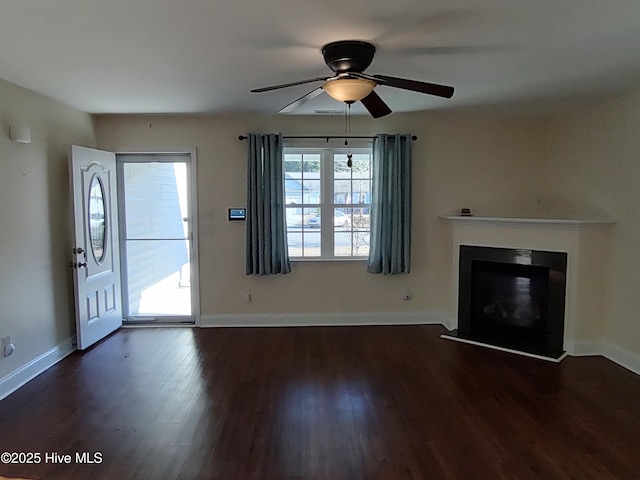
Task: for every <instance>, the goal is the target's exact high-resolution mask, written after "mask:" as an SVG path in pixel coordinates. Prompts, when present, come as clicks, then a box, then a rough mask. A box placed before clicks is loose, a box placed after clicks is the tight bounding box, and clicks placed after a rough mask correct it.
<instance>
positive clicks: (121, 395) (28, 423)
mask: <svg viewBox="0 0 640 480" xmlns="http://www.w3.org/2000/svg"><path fill="white" fill-rule="evenodd" d="M443 332H444V330H443V329H442V328H441V327H438V326H399V327H345V328H342V327H328V328H288V329H287V328H273V329H252V328H247V329H203V330H199V329H186V328H181V329H177V328H159V329H124V330H121V331H119V332H117V333H115V334H114V335H112V336H110V337H109V338H107V339H106V340H104V341H102V342H101V343H100V344H98V345H96V346H95V347H94V348H92V349H90V350H89V351H87V352H85V353H79V352H76V353H74V354H73V355H71V356H70V357H68V358H67V359H65V360H63V361H62V362H61V363H59V364H58V365H56V366H55V367H53V368H51V369H49V370H48V371H47V372H45V373H43V374H42V375H40V376H39V377H37V378H36V379H35V380H33V381H32V382H30V383H29V384H28V385H26V386H25V387H23V388H22V389H20V390H19V391H17V392H16V393H14V394H12V395H11V396H9V397H8V398H6V399H5V400H3V401H2V402H0V452H3V451H9V452H35V453H39V454H41V456H42V458H41V462H40V463H39V464H31V465H7V464H0V475H8V476H24V477H30V478H42V479H44V480H80V479H82V480H87V479H92V480H103V479H109V480H116V479H117V480H128V479H140V480H156V479H159V480H172V479H207V480H209V479H215V480H217V479H230V480H231V479H233V480H239V479H326V480H342V479H345V480H346V479H349V480H353V479H389V480H400V479H465V480H467V479H482V480H487V479H510V480H515V479H580V480H588V479H594V480H595V479H598V480H604V479H616V480H627V479H629V480H630V479H640V377H638V376H636V375H634V374H633V373H631V372H629V371H627V370H625V369H623V368H621V367H619V366H617V365H615V364H614V363H612V362H610V361H608V360H606V359H604V358H601V357H585V358H571V357H570V358H567V359H565V360H564V361H563V362H562V363H561V364H559V365H556V364H552V363H548V362H544V361H540V360H534V359H529V358H524V357H519V356H515V355H511V354H507V353H502V352H497V351H492V350H488V349H483V348H480V347H475V346H472V345H464V344H459V343H455V342H450V341H447V340H442V339H440V338H439V334H440V333H443ZM76 452H87V453H88V454H89V458H92V459H96V460H99V459H100V458H98V457H94V456H93V455H94V454H95V453H96V452H97V453H99V454H100V456H101V460H102V461H101V463H94V464H82V463H77V462H76V458H75V455H76ZM51 453H57V454H59V455H64V454H70V455H72V457H73V458H72V463H71V464H70V465H60V464H54V463H51V462H46V461H45V455H46V454H51Z"/></svg>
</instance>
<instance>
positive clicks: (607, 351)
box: [565, 342, 640, 375]
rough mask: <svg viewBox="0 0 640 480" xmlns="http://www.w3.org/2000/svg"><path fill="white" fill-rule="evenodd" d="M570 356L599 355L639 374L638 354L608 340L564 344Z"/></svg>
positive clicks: (639, 362)
mask: <svg viewBox="0 0 640 480" xmlns="http://www.w3.org/2000/svg"><path fill="white" fill-rule="evenodd" d="M565 348H566V349H567V353H569V355H571V356H572V357H588V356H595V355H600V356H602V357H605V358H607V359H609V360H611V361H612V362H614V363H617V364H618V365H620V366H621V367H624V368H626V369H627V370H630V371H632V372H633V373H635V374H636V375H640V355H638V354H637V353H633V352H630V351H629V350H625V349H624V348H621V347H618V346H617V345H613V344H611V343H608V342H575V343H571V344H567V345H565Z"/></svg>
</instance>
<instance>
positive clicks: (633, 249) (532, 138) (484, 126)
mask: <svg viewBox="0 0 640 480" xmlns="http://www.w3.org/2000/svg"><path fill="white" fill-rule="evenodd" d="M17 120H20V121H23V122H25V123H26V124H27V125H28V126H29V127H30V128H31V132H32V143H31V144H30V145H18V144H15V143H13V142H11V141H10V140H9V138H8V132H9V124H10V123H11V122H14V121H17ZM94 123H95V128H96V130H95V133H94V125H93V124H92V121H91V118H90V116H88V115H86V114H84V113H81V112H78V111H76V110H74V109H72V108H70V107H67V106H64V105H61V104H59V103H57V102H54V101H52V100H49V99H46V98H44V97H41V96H39V95H36V94H34V93H32V92H29V91H27V90H24V89H22V88H19V87H17V86H15V85H12V84H9V83H7V82H3V81H0V127H1V131H0V159H1V160H2V175H1V176H0V271H1V272H2V274H3V275H2V276H1V277H0V337H4V336H6V335H11V336H12V337H13V340H14V342H15V343H16V345H17V350H16V353H15V354H14V355H13V356H12V357H8V358H2V357H0V379H2V378H3V377H5V376H6V375H8V374H9V373H11V372H14V371H16V370H18V369H20V368H21V367H23V366H25V365H27V364H29V362H31V361H32V360H34V359H35V358H37V357H38V356H39V355H41V354H43V353H45V352H47V351H49V350H51V349H52V348H54V347H55V346H56V345H59V344H60V343H61V342H65V341H66V340H68V338H69V336H70V335H71V334H72V332H73V313H72V304H71V291H72V289H71V277H70V271H69V269H68V268H67V264H68V260H69V249H70V248H71V244H70V240H69V233H68V232H69V197H68V180H67V152H68V148H69V146H70V145H71V144H80V145H87V146H95V145H96V142H97V143H98V144H99V147H100V148H103V149H107V150H113V151H175V150H192V149H194V148H195V149H196V150H197V155H198V167H199V174H198V188H199V216H200V223H201V224H202V225H205V226H210V227H211V233H206V232H203V234H202V235H201V236H200V250H201V252H200V273H201V286H200V291H201V307H202V308H201V310H202V313H203V314H204V315H223V314H239V315H243V314H278V313H331V312H346V313H366V312H398V313H403V312H404V313H410V312H411V313H416V312H417V313H436V314H441V315H442V316H443V317H444V318H446V317H449V316H451V315H453V313H454V309H453V306H452V302H451V298H452V278H451V277H452V271H451V265H452V252H451V243H452V238H451V229H450V225H448V223H447V222H446V221H444V220H440V219H439V218H438V217H439V216H440V215H447V214H453V213H455V212H457V211H458V210H459V208H461V207H470V208H472V209H473V210H474V212H475V213H476V214H479V215H482V214H487V215H514V216H529V215H534V216H535V215H538V214H542V213H551V212H555V213H558V214H561V215H563V216H567V215H571V214H575V215H577V216H594V215H597V214H602V215H604V216H610V217H611V218H613V219H614V220H615V221H616V222H617V223H616V226H615V227H614V228H613V235H612V238H611V243H612V245H613V252H614V254H613V257H614V258H613V261H612V268H611V269H610V271H609V272H608V273H606V275H607V279H608V280H609V281H608V282H607V283H608V285H610V288H609V290H608V291H607V292H606V299H607V300H606V303H607V308H606V309H605V311H606V312H607V314H606V315H604V316H605V318H603V319H602V325H600V326H598V328H597V329H596V330H594V331H603V332H604V335H605V340H606V341H608V342H610V344H612V345H615V346H619V347H621V348H623V349H625V350H626V351H628V352H631V353H632V354H635V355H640V322H639V321H638V313H637V312H638V311H640V297H639V296H638V295H637V292H636V290H637V287H638V285H640V268H639V267H640V255H638V254H637V250H638V248H639V247H640V213H639V208H638V207H639V206H640V198H639V197H640V189H639V188H638V178H640V161H639V159H640V135H638V125H640V91H639V92H632V93H629V94H627V95H624V96H621V97H619V98H615V99H611V100H609V101H605V102H601V103H599V104H597V105H593V106H589V107H585V108H583V109H580V110H576V111H574V112H571V113H568V114H564V115H560V116H557V117H555V118H553V119H551V120H545V119H536V118H529V119H515V118H495V117H494V118H491V117H482V116H472V115H463V114H440V113H431V114H427V113H424V114H405V115H401V114H395V115H392V116H391V117H389V118H386V119H380V120H376V121H374V120H371V119H369V118H367V117H355V118H354V119H353V124H352V132H351V133H352V134H354V135H370V134H374V133H378V132H409V133H413V134H416V135H418V137H419V140H418V141H417V142H416V143H415V144H414V230H413V246H414V250H413V271H412V273H411V274H409V275H402V276H395V277H381V276H375V275H369V274H367V273H366V272H365V266H364V264H362V263H357V262H347V263H309V262H307V263H295V264H294V272H293V273H292V274H290V275H287V276H282V277H247V276H245V275H244V265H243V261H244V260H243V258H244V257H243V255H244V254H243V249H244V225H243V224H242V223H229V222H227V220H226V214H227V213H226V212H227V208H228V207H231V206H241V205H243V204H244V203H245V189H244V186H245V152H246V144H245V143H244V142H241V141H238V139H237V136H238V135H239V134H245V133H247V132H249V131H253V132H270V131H281V132H283V133H284V134H291V135H294V134H299V135H325V134H333V135H340V134H341V133H342V132H343V131H344V130H343V129H344V123H343V119H342V118H327V117H317V116H316V117H294V116H278V115H263V116H255V115H236V116H233V115H225V116H155V117H144V116H99V117H96V118H95V119H94ZM96 138H97V140H96ZM208 218H211V219H210V220H209V219H208ZM205 230H206V229H205ZM595 254H597V252H595V253H594V255H595ZM246 290H251V292H252V296H253V301H252V302H251V303H249V304H246V303H244V295H243V294H244V292H245V291H246ZM405 290H410V291H412V292H413V295H414V297H413V299H412V300H411V301H409V302H406V301H403V300H402V299H401V294H402V292H404V291H405Z"/></svg>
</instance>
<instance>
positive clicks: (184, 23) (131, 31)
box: [0, 0, 640, 113]
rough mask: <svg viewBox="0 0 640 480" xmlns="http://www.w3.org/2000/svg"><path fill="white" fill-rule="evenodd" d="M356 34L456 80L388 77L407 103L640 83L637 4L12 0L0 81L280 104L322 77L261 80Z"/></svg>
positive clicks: (189, 106)
mask: <svg viewBox="0 0 640 480" xmlns="http://www.w3.org/2000/svg"><path fill="white" fill-rule="evenodd" d="M346 39H357V40H367V41H370V42H372V43H374V44H375V45H376V47H377V48H378V51H377V54H376V57H375V59H374V61H373V64H372V65H371V66H370V67H369V68H368V69H367V73H371V74H386V75H393V76H400V77H405V78H410V79H415V80H423V81H427V82H432V83H440V84H445V85H451V86H454V87H455V88H456V93H455V95H454V97H453V98H452V99H450V100H445V99H439V98H435V97H431V96H428V95H422V94H419V93H414V92H408V91H404V90H398V89H393V88H391V87H385V86H379V87H377V88H376V91H377V92H378V94H379V95H380V96H381V97H382V98H383V99H384V100H385V101H386V102H387V103H388V104H389V106H390V107H391V108H392V109H393V110H394V111H395V112H399V111H415V110H430V109H442V108H466V107H478V106H480V107H483V108H487V107H490V108H518V109H523V108H524V109H538V110H539V109H542V110H545V109H548V108H553V107H558V106H564V105H566V104H567V103H574V102H576V101H585V100H590V99H593V98H595V97H599V96H602V95H608V94H612V93H616V92H619V91H622V90H625V89H630V88H636V87H638V86H640V1H639V0H606V1H605V0H531V1H523V0H521V1H516V0H393V1H389V0H384V1H383V0H0V78H3V79H5V80H7V81H9V82H12V83H15V84H18V85H20V86H23V87H26V88H28V89H31V90H34V91H36V92H38V93H41V94H44V95H46V96H49V97H51V98H54V99H56V100H59V101H61V102H64V103H66V104H69V105H72V106H74V107H76V108H78V109H80V110H82V111H86V112H90V113H218V112H219V113H229V112H276V111H277V110H278V109H279V108H280V107H283V106H284V105H286V104H288V103H289V102H291V101H293V100H295V99H296V98H298V97H299V96H301V95H303V94H305V93H306V92H307V91H309V90H311V89H313V88H315V87H316V86H319V85H318V84H308V85H302V86H297V87H291V88H287V89H283V90H278V91H274V92H270V93H260V94H257V93H249V90H251V89H252V88H257V87H264V86H269V85H273V84H279V83H287V82H292V81H297V80H303V79H306V78H313V77H317V76H324V75H326V76H330V74H331V71H330V70H329V69H328V68H327V66H326V65H325V64H324V61H323V59H322V55H321V53H320V48H321V46H322V45H324V44H325V43H328V42H331V41H335V40H346ZM336 109H337V110H342V109H343V105H342V104H340V103H339V102H337V101H335V100H332V99H330V98H328V96H327V95H321V96H320V97H317V98H316V99H314V100H312V101H310V102H308V103H307V104H306V105H304V106H303V107H302V108H300V109H299V110H296V111H295V113H313V112H314V111H315V110H336ZM359 112H363V110H362V108H361V107H359V106H358V107H357V108H355V110H354V113H359Z"/></svg>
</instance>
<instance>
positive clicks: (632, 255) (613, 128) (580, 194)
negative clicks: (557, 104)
mask: <svg viewBox="0 0 640 480" xmlns="http://www.w3.org/2000/svg"><path fill="white" fill-rule="evenodd" d="M545 143H546V144H547V145H548V148H549V164H548V172H547V175H548V183H549V188H550V191H549V202H550V204H552V205H553V208H554V209H558V208H563V209H569V210H571V211H572V212H575V213H583V212H585V211H587V212H598V213H601V214H603V215H606V216H609V217H611V218H612V219H613V220H615V222H616V225H615V227H614V228H613V235H612V239H611V242H612V256H613V258H612V264H611V270H610V272H609V274H610V281H609V282H608V285H609V287H610V288H609V290H608V292H607V293H608V303H609V305H608V308H607V312H608V315H607V318H604V319H603V322H604V323H605V324H606V325H607V330H606V333H605V340H606V341H608V342H610V343H612V344H614V345H616V346H618V347H621V348H623V349H625V350H627V351H629V352H632V353H634V354H635V355H640V295H638V289H639V287H640V90H638V91H635V92H631V93H627V94H625V95H622V96H619V97H616V98H613V99H610V100H608V101H604V102H600V103H598V104H595V105H592V106H589V107H585V108H581V109H579V110H576V111H573V112H571V113H568V114H565V115H561V116H558V117H556V118H554V119H553V120H552V121H551V122H549V124H548V126H547V132H546V139H545Z"/></svg>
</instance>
